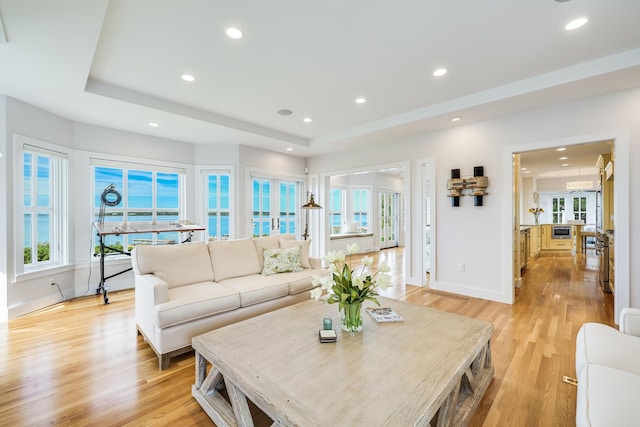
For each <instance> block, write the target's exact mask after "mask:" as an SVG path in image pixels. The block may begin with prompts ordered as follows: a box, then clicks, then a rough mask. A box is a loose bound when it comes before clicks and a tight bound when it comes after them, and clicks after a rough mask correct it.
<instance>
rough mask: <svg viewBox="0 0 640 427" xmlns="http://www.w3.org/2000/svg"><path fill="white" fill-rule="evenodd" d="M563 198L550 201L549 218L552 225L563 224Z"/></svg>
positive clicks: (554, 198)
mask: <svg viewBox="0 0 640 427" xmlns="http://www.w3.org/2000/svg"><path fill="white" fill-rule="evenodd" d="M564 203H565V198H564V197H553V198H552V199H551V218H552V223H553V224H562V223H564Z"/></svg>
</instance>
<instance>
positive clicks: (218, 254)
mask: <svg viewBox="0 0 640 427" xmlns="http://www.w3.org/2000/svg"><path fill="white" fill-rule="evenodd" d="M209 254H210V255H211V265H212V266H213V274H214V277H215V281H216V282H221V281H223V280H225V279H229V278H232V277H241V276H247V275H249V274H259V273H260V271H262V269H261V268H260V261H259V260H258V253H257V252H256V247H255V245H254V244H253V241H252V239H242V240H220V241H214V242H209Z"/></svg>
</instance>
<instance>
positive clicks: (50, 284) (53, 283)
mask: <svg viewBox="0 0 640 427" xmlns="http://www.w3.org/2000/svg"><path fill="white" fill-rule="evenodd" d="M55 284H56V279H54V278H53V277H51V278H49V286H55Z"/></svg>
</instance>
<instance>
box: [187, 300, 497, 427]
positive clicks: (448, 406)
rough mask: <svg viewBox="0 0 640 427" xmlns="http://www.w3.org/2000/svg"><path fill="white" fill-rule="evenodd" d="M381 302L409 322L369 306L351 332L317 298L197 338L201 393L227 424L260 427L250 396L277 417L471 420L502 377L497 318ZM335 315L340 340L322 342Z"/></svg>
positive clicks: (304, 420)
mask: <svg viewBox="0 0 640 427" xmlns="http://www.w3.org/2000/svg"><path fill="white" fill-rule="evenodd" d="M380 303H381V305H382V306H389V307H392V308H393V309H394V310H395V311H396V312H398V313H399V314H400V315H401V316H402V317H403V318H404V319H405V320H404V322H398V323H376V322H375V321H374V320H373V319H372V318H371V317H370V316H369V315H368V314H367V313H366V312H365V311H364V309H363V312H362V314H363V318H364V330H363V331H362V332H359V333H356V334H350V333H347V332H342V331H341V330H340V313H339V312H338V309H337V306H336V305H330V304H324V303H320V302H317V301H314V300H310V301H307V302H303V303H300V304H296V305H293V306H290V307H286V308H283V309H280V310H277V311H274V312H271V313H268V314H265V315H262V316H258V317H255V318H252V319H249V320H246V321H242V322H239V323H236V324H233V325H229V326H226V327H224V328H221V329H217V330H215V331H212V332H209V333H206V334H203V335H200V336H197V337H195V338H194V339H193V348H194V349H195V351H196V379H195V384H194V385H193V386H192V394H193V396H194V397H195V399H196V400H197V401H198V403H199V404H200V405H201V406H202V408H203V409H204V410H205V411H206V412H207V414H208V415H209V416H210V417H211V419H212V420H213V421H214V423H215V424H216V425H217V426H234V425H240V426H252V425H253V420H252V418H251V413H250V411H249V405H248V401H247V399H249V400H251V401H252V402H253V403H254V404H255V405H256V406H257V407H259V408H260V409H261V410H262V411H263V412H264V413H265V414H266V415H268V416H269V417H270V418H271V419H272V420H274V425H287V426H289V425H291V426H296V425H297V426H304V427H307V426H338V425H342V426H346V425H348V426H358V425H362V426H373V425H394V426H398V425H416V426H422V425H430V423H431V422H432V421H433V425H438V426H449V425H455V426H458V425H465V424H466V423H467V422H468V421H469V419H470V418H471V416H472V415H473V412H474V410H475V409H476V407H477V405H478V403H479V402H480V400H481V399H482V396H483V395H484V392H485V391H486V389H487V387H488V386H489V383H490V382H491V379H492V378H493V372H494V369H493V366H492V365H491V348H490V339H491V334H492V333H493V325H492V324H489V323H485V322H481V321H478V320H474V319H471V318H467V317H462V316H458V315H455V314H450V313H445V312H442V311H438V310H434V309H430V308H426V307H422V306H417V305H412V304H407V303H404V302H400V301H395V300H391V299H387V298H380ZM368 304H369V303H368V302H367V303H366V304H365V306H368ZM325 317H329V318H332V319H333V326H334V329H335V330H336V331H337V333H338V341H337V342H336V343H325V344H321V343H320V342H319V341H318V330H319V329H322V319H323V318H325ZM223 385H225V386H226V390H227V394H228V396H229V400H226V399H225V398H224V397H223V396H222V395H221V394H220V392H219V390H220V389H221V388H222V387H223Z"/></svg>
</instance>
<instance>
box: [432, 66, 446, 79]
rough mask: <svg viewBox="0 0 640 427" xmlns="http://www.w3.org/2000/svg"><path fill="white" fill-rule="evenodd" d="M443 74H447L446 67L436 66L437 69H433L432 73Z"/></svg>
mask: <svg viewBox="0 0 640 427" xmlns="http://www.w3.org/2000/svg"><path fill="white" fill-rule="evenodd" d="M445 74H447V69H446V68H438V69H437V70H435V71H434V72H433V75H434V76H436V77H442V76H444V75H445Z"/></svg>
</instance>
